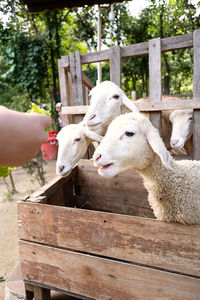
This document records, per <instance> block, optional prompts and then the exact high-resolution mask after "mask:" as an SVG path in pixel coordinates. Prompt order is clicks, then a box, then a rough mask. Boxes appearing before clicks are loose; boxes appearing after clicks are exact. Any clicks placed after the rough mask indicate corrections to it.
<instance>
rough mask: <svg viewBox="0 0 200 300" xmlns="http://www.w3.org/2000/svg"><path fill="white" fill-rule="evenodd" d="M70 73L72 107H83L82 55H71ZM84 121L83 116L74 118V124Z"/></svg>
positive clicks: (76, 53)
mask: <svg viewBox="0 0 200 300" xmlns="http://www.w3.org/2000/svg"><path fill="white" fill-rule="evenodd" d="M69 62H70V73H71V82H72V101H71V105H73V106H76V105H83V104H84V103H83V84H82V71H81V56H80V53H78V52H75V53H70V54H69ZM81 120H82V117H81V116H76V117H75V116H74V117H73V123H79V122H80V121H81Z"/></svg>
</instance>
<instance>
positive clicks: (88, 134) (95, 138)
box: [85, 129, 103, 143]
mask: <svg viewBox="0 0 200 300" xmlns="http://www.w3.org/2000/svg"><path fill="white" fill-rule="evenodd" d="M85 136H86V137H88V138H89V139H91V140H93V141H97V142H99V143H100V142H101V140H102V139H103V137H102V136H100V135H99V134H97V133H95V132H93V131H91V130H89V129H86V130H85Z"/></svg>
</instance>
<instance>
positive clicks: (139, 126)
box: [93, 113, 170, 177]
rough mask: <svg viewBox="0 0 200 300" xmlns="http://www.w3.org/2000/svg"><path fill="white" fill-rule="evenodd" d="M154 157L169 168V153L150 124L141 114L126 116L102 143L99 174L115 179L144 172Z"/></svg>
mask: <svg viewBox="0 0 200 300" xmlns="http://www.w3.org/2000/svg"><path fill="white" fill-rule="evenodd" d="M155 153H156V154H157V155H158V156H159V157H160V159H161V161H162V162H163V164H164V165H165V166H166V167H169V168H170V165H169V157H170V155H169V152H168V151H167V149H166V147H165V146H164V143H163V141H162V139H161V137H160V135H159V132H158V130H157V129H156V128H155V127H153V125H152V124H151V122H150V121H149V120H148V119H147V118H146V117H144V116H142V115H141V114H138V113H127V114H125V115H121V116H119V117H117V118H116V119H115V120H113V121H112V123H111V124H110V126H109V127H108V131H107V133H106V135H105V137H104V138H103V140H102V142H101V143H100V145H99V146H98V148H97V149H96V151H95V153H94V157H93V159H94V166H97V167H99V169H98V173H99V174H100V175H102V176H106V177H112V176H115V175H116V174H118V173H120V172H122V171H124V170H127V169H129V168H131V167H133V168H135V169H136V170H138V171H139V170H143V169H145V168H146V167H147V166H148V165H149V164H150V163H152V161H153V160H154V156H155Z"/></svg>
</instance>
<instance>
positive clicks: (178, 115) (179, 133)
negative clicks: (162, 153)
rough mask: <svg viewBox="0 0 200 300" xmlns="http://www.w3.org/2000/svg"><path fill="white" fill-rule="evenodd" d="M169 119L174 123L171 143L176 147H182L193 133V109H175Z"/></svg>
mask: <svg viewBox="0 0 200 300" xmlns="http://www.w3.org/2000/svg"><path fill="white" fill-rule="evenodd" d="M169 120H170V122H171V123H172V135H171V138H170V145H171V147H172V148H174V149H181V148H183V147H184V145H185V142H186V141H187V140H188V139H189V138H190V137H191V136H192V133H193V110H192V109H183V110H174V111H173V112H172V113H171V114H170V116H169Z"/></svg>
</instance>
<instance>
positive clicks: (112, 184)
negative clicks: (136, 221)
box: [74, 160, 154, 217]
mask: <svg viewBox="0 0 200 300" xmlns="http://www.w3.org/2000/svg"><path fill="white" fill-rule="evenodd" d="M74 183H75V186H76V195H77V196H78V197H77V196H76V201H77V206H78V207H85V205H86V207H87V208H89V209H93V210H102V211H108V212H113V213H122V214H128V215H137V216H143V217H144V216H146V217H154V214H153V212H152V209H151V208H150V205H149V203H148V200H147V194H148V193H147V191H146V189H145V188H144V185H143V179H142V177H141V176H140V175H139V174H138V173H137V172H135V171H134V170H127V171H126V172H122V173H121V174H118V175H116V176H115V177H113V178H103V177H101V176H99V175H98V173H97V169H96V168H95V167H94V166H93V164H92V161H90V160H81V161H80V162H79V164H78V172H77V176H76V177H75V182H74ZM77 187H78V189H77ZM102 187H103V189H102Z"/></svg>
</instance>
